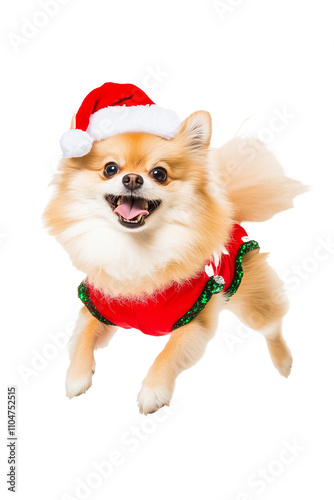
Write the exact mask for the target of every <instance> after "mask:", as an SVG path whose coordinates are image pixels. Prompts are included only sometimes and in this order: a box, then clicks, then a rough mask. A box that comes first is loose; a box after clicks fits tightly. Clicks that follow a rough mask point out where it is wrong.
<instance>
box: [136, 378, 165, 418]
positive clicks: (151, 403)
mask: <svg viewBox="0 0 334 500" xmlns="http://www.w3.org/2000/svg"><path fill="white" fill-rule="evenodd" d="M171 398H172V391H171V390H169V389H167V388H166V387H164V386H157V387H149V386H147V385H145V384H143V385H142V388H141V390H140V392H139V394H138V397H137V401H138V406H139V411H140V413H143V414H144V415H147V414H148V413H154V412H155V411H157V410H159V408H162V407H163V406H169V403H170V400H171Z"/></svg>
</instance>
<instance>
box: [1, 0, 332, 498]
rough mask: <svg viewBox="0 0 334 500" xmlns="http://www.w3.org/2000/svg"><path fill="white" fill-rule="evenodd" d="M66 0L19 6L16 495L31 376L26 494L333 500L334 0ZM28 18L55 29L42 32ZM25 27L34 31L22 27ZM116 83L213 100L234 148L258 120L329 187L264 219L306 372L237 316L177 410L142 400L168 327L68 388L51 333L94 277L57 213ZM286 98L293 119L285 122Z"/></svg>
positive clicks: (6, 160) (171, 102) (12, 154)
mask: <svg viewBox="0 0 334 500" xmlns="http://www.w3.org/2000/svg"><path fill="white" fill-rule="evenodd" d="M51 3H52V2H51ZM61 3H62V4H63V5H61V6H60V5H59V9H58V11H57V12H54V13H53V15H52V16H51V15H45V14H44V15H43V14H42V15H41V14H40V13H41V12H43V9H42V7H41V3H39V2H38V1H33V0H29V1H27V0H25V1H23V0H20V1H16V2H6V3H4V2H3V3H2V13H1V19H2V51H3V56H2V77H1V86H2V92H1V128H2V130H1V140H2V146H1V167H0V168H1V193H0V200H1V220H0V234H1V237H0V262H1V290H0V293H1V298H0V300H1V307H2V309H1V319H2V329H1V338H2V343H4V344H5V349H3V348H2V349H1V357H2V361H1V370H2V374H1V393H0V394H1V415H0V416H1V432H2V434H1V443H0V448H1V453H0V457H1V478H0V480H1V491H3V492H4V493H5V494H6V495H8V498H12V496H10V495H12V494H10V493H8V492H7V491H6V485H5V481H6V472H7V470H8V465H7V449H6V428H7V424H6V391H7V389H6V387H7V385H12V384H16V385H17V386H18V408H17V411H18V421H17V423H18V429H17V430H18V438H19V439H18V449H17V452H18V484H17V490H18V492H17V494H16V497H15V498H18V499H20V500H21V499H24V500H26V499H30V498H33V499H34V500H41V499H43V500H45V499H48V500H53V499H57V500H58V499H59V500H60V499H63V500H65V499H66V500H68V499H71V500H73V499H75V498H78V499H79V498H89V499H90V498H92V499H94V500H100V499H106V498H116V499H117V500H129V499H131V498H138V499H142V498H146V499H149V500H151V499H152V500H153V499H156V498H159V499H160V500H167V499H171V498H173V499H177V500H181V499H184V498H192V499H193V500H195V499H196V500H197V499H201V500H202V499H203V498H209V499H210V500H250V499H251V500H254V499H257V498H264V499H268V500H282V498H284V499H285V500H296V499H299V498H305V499H312V500H313V499H315V498H333V493H334V486H333V480H332V477H333V444H334V443H333V384H332V380H333V361H332V360H333V348H334V342H333V320H332V318H333V285H332V276H333V266H334V248H333V241H334V229H333V227H332V214H333V203H332V196H333V186H332V181H333V155H332V136H333V128H332V124H333V111H334V110H333V98H332V94H333V84H334V82H333V69H332V68H333V64H332V61H333V52H332V44H333V35H332V32H333V27H332V4H331V2H330V1H329V0H328V1H324V0H322V1H321V0H320V1H317V2H315V1H309V0H308V1H305V0H299V1H298V0H295V1H293V2H292V1H291V0H279V1H278V0H277V1H274V0H270V1H268V0H243V1H238V0H226V1H225V2H224V1H221V2H220V8H218V7H215V5H214V2H213V1H212V0H184V1H181V0H169V1H168V2H159V1H156V0H155V1H153V0H152V1H149V0H141V1H135V0H131V1H126V0H122V1H118V2H115V1H110V0H109V1H108V0H94V1H91V2H89V1H88V0H81V1H79V0H69V1H67V2H66V1H64V0H63V1H62V2H61ZM59 4H60V2H59ZM57 5H58V4H57ZM224 11H226V12H224ZM27 20H28V21H29V22H31V21H33V22H34V23H35V24H39V25H41V24H43V25H44V26H40V27H38V28H35V29H33V30H32V28H31V25H30V32H29V33H30V34H29V33H27V29H28V28H27V26H28V25H27V22H28V21H27ZM24 27H25V28H24ZM24 29H25V30H26V31H25V35H27V34H28V35H29V36H30V39H28V38H25V40H22V39H19V38H17V37H18V36H22V30H24ZM15 36H16V39H15V40H16V41H15V42H14V41H13V40H14V38H15ZM15 45H16V50H15V47H14V46H15ZM105 81H115V82H121V83H124V82H129V83H134V84H136V85H138V86H140V87H141V88H142V89H143V90H145V91H146V92H147V93H148V94H149V95H150V97H151V98H152V99H153V100H154V101H155V102H156V103H157V104H159V105H160V106H164V107H167V108H171V109H174V110H175V111H177V112H178V113H179V115H180V116H181V117H182V118H185V117H186V116H187V115H188V114H190V113H191V112H193V111H195V110H198V109H206V110H208V111H210V112H211V114H212V118H213V130H214V132H213V139H212V144H213V145H214V146H219V145H220V144H222V143H223V142H224V141H227V140H228V139H230V138H231V137H232V136H234V135H235V133H236V132H237V130H238V129H239V127H240V125H241V124H242V122H243V121H244V120H245V119H246V118H249V120H248V121H247V122H246V123H245V125H244V126H243V128H242V132H243V133H244V134H246V135H247V134H254V135H260V136H261V137H262V138H266V139H267V142H268V143H269V144H268V146H269V147H270V149H271V150H272V151H274V153H275V154H276V155H277V157H278V158H279V160H280V161H281V163H282V165H283V166H284V168H285V170H286V172H287V173H288V174H289V175H290V176H292V177H295V178H298V179H300V180H302V181H303V182H304V183H305V184H308V185H310V186H312V191H311V192H310V193H309V194H307V195H304V196H302V197H300V198H299V199H297V201H296V208H295V209H294V210H290V211H289V212H286V213H283V214H280V215H278V216H276V217H275V218H274V219H273V220H271V221H268V222H266V223H263V224H247V225H246V229H247V230H248V233H249V234H250V235H251V236H252V237H253V238H254V239H257V240H258V241H259V242H260V245H261V247H262V248H263V249H265V250H268V251H270V252H271V263H272V265H273V266H274V267H275V269H276V270H277V271H278V272H279V273H280V274H281V275H282V276H283V277H284V280H285V282H286V286H287V291H288V295H289V298H290V302H291V308H290V311H289V313H288V315H287V316H286V319H285V323H284V335H285V337H286V339H287V341H288V344H289V345H290V347H291V350H292V352H293V355H294V366H293V371H292V374H291V377H290V378H289V379H288V380H285V379H283V378H282V377H280V376H279V374H278V373H277V372H276V370H275V369H274V368H273V366H272V364H271V361H270V358H269V355H268V353H267V350H266V346H265V342H264V340H263V338H262V337H260V335H258V334H255V333H254V334H251V335H249V332H246V333H247V335H246V334H245V330H244V329H243V328H242V327H241V325H240V324H239V323H238V322H237V321H236V319H234V317H233V316H232V315H231V316H230V315H229V314H227V313H223V314H222V316H221V321H220V324H219V328H218V331H217V334H216V337H215V338H214V339H213V340H212V342H211V344H210V345H209V347H208V349H207V352H206V354H205V356H204V358H203V359H202V360H201V361H200V362H199V363H198V364H197V365H196V366H195V367H194V368H192V369H190V370H188V371H187V372H186V373H184V374H182V375H181V376H180V378H179V379H178V382H177V387H176V391H175V395H174V399H173V404H172V406H171V407H170V410H169V414H167V413H166V411H165V410H160V411H159V413H158V414H157V416H156V417H152V416H150V417H144V416H142V415H139V413H138V409H137V406H136V395H137V392H138V391H139V389H140V385H141V380H142V379H143V378H144V376H145V374H146V371H147V370H148V368H149V366H150V364H151V363H152V362H153V359H154V357H155V356H156V355H157V354H158V352H159V351H160V350H161V349H162V347H163V345H164V344H165V342H166V338H161V339H159V338H154V337H149V336H145V335H143V334H141V333H140V332H137V331H121V332H119V333H118V334H117V336H116V337H115V338H114V339H113V340H112V342H111V344H110V345H109V347H108V348H107V349H105V350H100V351H98V352H97V354H96V359H97V370H96V374H95V376H94V381H93V386H92V388H91V389H90V390H89V391H88V392H87V393H86V394H85V395H82V396H80V397H79V398H75V399H74V400H71V401H69V400H67V399H66V397H65V391H64V380H65V373H66V369H67V366H68V357H67V351H66V348H65V347H64V346H63V345H60V347H57V346H56V344H55V340H52V338H51V336H52V335H53V336H54V337H53V338H55V336H56V337H57V338H58V343H59V342H60V341H62V342H63V343H64V342H65V340H66V337H68V335H69V331H70V329H71V323H72V322H73V321H74V320H75V318H76V314H77V311H78V309H79V308H80V304H79V300H78V299H77V297H76V287H77V285H78V284H79V282H80V280H81V279H82V275H81V274H80V273H79V272H78V271H76V270H75V269H74V268H73V267H72V265H71V263H70V261H69V258H68V257H67V255H66V253H65V252H64V250H63V249H62V248H61V247H60V246H59V245H58V244H57V243H56V241H55V240H53V239H52V238H51V237H49V236H48V235H47V234H46V232H45V230H44V229H43V227H42V223H41V213H42V211H43V209H44V207H45V205H46V203H47V200H48V198H49V196H50V191H49V189H48V183H49V182H50V180H51V178H52V174H53V172H54V170H55V168H56V164H57V160H58V158H59V157H60V154H61V153H60V148H59V143H58V139H59V137H60V136H61V134H62V133H63V132H64V131H66V130H67V129H68V127H69V122H70V119H71V116H72V114H73V112H74V111H76V109H77V108H78V106H79V105H80V103H81V101H82V100H83V98H84V97H85V96H86V94H87V93H88V92H89V91H90V90H92V89H93V88H95V87H97V86H100V85H101V84H102V83H104V82H105ZM284 109H285V112H286V113H288V114H289V116H290V118H289V120H286V121H287V122H288V123H285V124H283V125H284V126H282V127H281V130H280V132H275V133H272V132H270V124H271V123H272V122H271V119H272V118H273V116H275V113H277V110H278V111H283V110H284ZM324 241H325V242H326V241H329V242H330V245H331V246H327V247H326V246H324V243H323V242H324ZM319 245H320V246H319ZM245 337H246V338H245ZM51 356H53V359H50V357H51ZM29 370H30V371H29ZM23 372H24V373H25V375H24V374H23ZM157 419H159V420H160V421H159V422H158V421H157ZM138 430H139V431H140V434H139V435H137V436H138V437H133V436H132V440H129V436H131V435H133V433H137V432H138ZM139 436H140V437H139ZM286 443H288V445H289V444H290V446H295V447H296V451H295V452H294V453H295V456H293V454H291V452H284V451H283V450H284V449H285V448H286V446H287V444H286ZM113 452H115V453H116V455H117V453H119V455H121V457H122V459H121V460H120V461H121V462H122V463H120V464H119V463H118V465H115V466H114V470H113V471H112V472H111V469H109V471H107V468H106V467H107V465H106V464H104V466H105V468H104V471H105V474H107V472H109V476H108V477H105V478H103V479H102V476H101V473H100V475H99V474H98V473H97V472H96V469H95V468H94V463H95V464H101V462H106V461H107V460H110V457H111V455H112V453H113ZM116 455H115V456H116ZM284 457H285V458H284ZM287 457H288V459H287ZM287 461H288V462H289V463H286V462H287ZM282 462H283V463H282ZM109 463H110V462H109ZM261 468H262V469H264V470H265V472H264V474H266V476H265V477H266V479H262V480H259V475H261V474H263V470H262V472H261ZM80 481H81V482H80ZM249 481H250V482H249ZM79 484H81V488H78V485H79ZM83 484H85V485H86V487H84V486H83ZM87 485H88V486H87ZM89 485H90V486H89ZM76 488H77V490H76ZM88 488H89V489H88ZM1 496H2V493H1ZM2 498H3V496H2ZM6 498H7V496H6Z"/></svg>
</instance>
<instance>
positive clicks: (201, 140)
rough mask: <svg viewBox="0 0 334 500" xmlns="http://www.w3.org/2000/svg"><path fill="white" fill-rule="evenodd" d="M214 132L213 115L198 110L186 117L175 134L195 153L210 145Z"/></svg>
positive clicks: (176, 137) (178, 139)
mask: <svg viewBox="0 0 334 500" xmlns="http://www.w3.org/2000/svg"><path fill="white" fill-rule="evenodd" d="M211 132H212V125H211V116H210V113H208V112H207V111H196V112H195V113H192V114H191V115H190V116H188V118H186V119H185V120H184V121H183V122H182V124H181V127H180V130H179V131H178V133H177V134H176V136H175V139H176V140H177V141H182V143H183V146H185V147H187V148H189V149H190V150H191V152H193V153H201V152H203V151H205V150H207V148H208V147H209V145H210V139H211Z"/></svg>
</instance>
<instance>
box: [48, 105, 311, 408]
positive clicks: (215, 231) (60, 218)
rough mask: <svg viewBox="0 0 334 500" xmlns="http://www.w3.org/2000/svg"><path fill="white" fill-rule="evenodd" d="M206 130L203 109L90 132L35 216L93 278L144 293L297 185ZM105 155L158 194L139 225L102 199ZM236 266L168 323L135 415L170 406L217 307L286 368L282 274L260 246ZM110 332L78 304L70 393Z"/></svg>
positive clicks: (87, 380)
mask: <svg viewBox="0 0 334 500" xmlns="http://www.w3.org/2000/svg"><path fill="white" fill-rule="evenodd" d="M210 138H211V118H210V115H209V114H208V113H206V112H204V111H200V112H197V113H194V114H193V115H191V116H190V117H189V118H187V119H186V120H185V121H184V122H183V124H182V126H181V129H180V131H179V132H178V134H177V135H176V137H175V138H174V139H171V140H165V139H161V138H159V137H156V136H152V135H148V134H142V133H128V134H121V135H118V136H114V137H111V138H109V139H106V140H103V141H101V142H96V143H95V144H94V145H93V148H92V150H91V152H90V153H89V154H88V155H86V156H85V157H83V158H74V159H68V160H63V161H62V163H61V165H60V172H59V173H58V174H57V175H56V177H55V179H54V187H55V193H54V196H53V198H52V200H51V201H50V203H49V205H48V207H47V209H46V211H45V215H44V219H45V222H46V225H47V227H48V229H49V231H50V233H51V234H53V235H54V236H55V237H56V238H57V239H58V240H59V242H60V243H61V244H62V245H63V246H64V247H65V249H66V250H67V251H68V252H69V255H70V257H71V259H72V261H73V263H74V265H75V266H76V267H77V268H78V269H80V270H82V271H84V272H85V273H86V274H87V276H88V279H89V281H90V282H92V283H93V284H94V286H96V287H98V288H100V289H101V290H103V291H104V292H105V293H106V294H109V295H113V296H120V295H121V296H130V295H131V296H137V297H138V298H139V299H140V300H143V298H145V295H146V294H151V293H154V291H155V290H157V289H161V288H163V287H166V286H168V285H170V284H171V282H173V281H178V282H180V281H183V280H186V279H189V278H191V277H192V276H194V275H195V274H196V273H197V272H199V271H200V270H201V269H202V267H203V264H204V263H205V261H206V260H208V259H209V258H210V257H212V255H213V254H214V253H220V252H221V251H222V249H223V248H224V246H225V245H226V243H227V241H228V238H229V233H230V229H231V226H232V224H233V222H242V221H263V220H267V219H269V218H270V217H272V216H273V215H274V214H276V213H278V212H280V211H282V210H286V209H288V208H290V207H291V206H292V200H293V198H294V196H296V195H297V194H300V193H301V192H303V190H304V188H303V186H302V185H301V184H300V183H299V182H298V181H295V180H292V179H288V178H287V177H285V175H284V173H283V171H282V169H281V167H280V166H279V164H278V163H277V161H276V159H275V158H274V156H273V155H272V154H271V153H270V152H268V151H267V150H266V149H265V147H264V145H263V144H261V143H259V142H258V141H255V140H252V141H250V140H247V139H240V138H236V139H233V140H232V141H230V142H229V143H227V144H226V145H224V146H223V147H222V148H220V149H219V150H210V148H209V144H210ZM108 161H116V162H117V163H118V165H119V166H120V168H121V172H120V173H119V174H117V176H116V177H119V176H122V175H124V174H126V173H130V172H138V173H140V174H141V175H142V176H143V178H144V180H145V182H144V186H145V189H146V191H145V196H146V197H149V199H157V198H159V199H161V200H162V204H161V207H159V208H158V209H157V211H156V212H155V213H154V214H152V215H151V216H150V217H149V218H148V219H147V223H145V226H144V227H143V228H142V229H140V230H135V231H133V230H132V229H131V230H129V229H125V228H123V227H121V226H120V224H119V223H118V221H117V218H116V216H115V214H113V213H112V211H111V209H110V207H109V206H108V204H107V202H106V201H105V200H104V195H105V194H107V193H108V192H109V193H111V194H120V193H119V191H118V190H119V189H120V186H121V184H120V180H119V179H120V177H119V178H118V180H117V178H115V179H112V180H106V179H105V178H104V176H103V168H104V165H105V164H106V163H107V162H108ZM156 165H160V166H163V167H165V168H166V169H167V172H168V181H167V182H166V184H165V185H157V184H156V183H155V182H154V181H152V179H151V178H150V171H151V170H152V168H153V167H154V166H156ZM243 264H244V272H245V274H244V278H243V281H242V283H241V286H240V287H239V290H238V292H237V294H236V295H235V296H233V297H232V298H231V300H230V301H229V302H226V300H225V297H224V295H223V294H220V295H218V296H217V295H215V296H214V297H213V298H212V299H211V301H210V302H209V303H208V304H207V306H206V307H205V308H204V310H203V311H201V313H200V314H199V315H198V316H197V317H196V318H195V319H194V320H193V321H192V322H191V323H189V324H188V325H186V326H184V327H182V328H180V329H178V330H176V331H175V332H173V333H171V335H170V339H169V341H168V342H167V344H166V347H165V349H164V350H163V351H162V352H161V353H160V354H159V356H158V357H157V359H156V360H155V362H154V364H153V365H152V367H151V368H150V370H149V372H148V375H147V377H146V378H145V380H144V381H143V386H142V389H141V391H140V393H139V395H138V404H139V408H140V411H141V412H142V413H144V414H147V413H151V412H153V411H156V410H157V409H158V408H160V407H161V406H163V405H166V404H169V401H170V398H171V397H172V393H173V389H174V385H175V379H176V377H177V376H178V375H179V374H180V373H181V372H182V371H183V370H184V369H186V368H188V367H190V366H192V365H193V364H194V363H196V362H197V361H198V360H199V359H200V357H201V356H202V354H203V352H204V350H205V347H206V345H207V342H208V341H209V340H210V339H211V338H212V336H213V334H214V332H215V329H216V324H217V318H218V314H219V312H220V311H221V310H222V309H223V308H229V309H230V310H231V311H233V312H235V313H236V314H237V315H238V316H239V318H240V319H241V320H242V321H243V322H244V323H246V324H247V325H248V326H250V327H251V328H254V329H256V330H258V331H260V332H261V333H263V334H264V335H265V337H266V340H267V343H268V349H269V352H270V355H271V357H272V360H273V363H274V365H275V366H276V367H277V369H278V370H279V372H280V373H281V374H282V375H284V376H288V374H289V372H290V368H291V363H292V358H291V354H290V351H289V350H288V348H287V346H286V344H285V342H284V340H283V338H282V333H281V324H282V318H283V316H284V314H285V313H286V310H287V305H286V299H285V297H284V293H283V287H282V283H281V281H280V280H279V278H278V277H277V275H276V274H275V272H274V271H273V270H272V269H271V268H270V267H269V266H268V264H267V261H266V255H264V254H261V253H258V252H256V251H253V252H251V253H250V254H248V255H247V256H245V258H244V261H243ZM255 277H256V279H255ZM114 331H115V328H114V327H108V326H106V325H103V324H101V323H99V322H98V321H97V320H96V319H95V318H93V317H92V316H90V314H89V313H88V312H87V310H85V308H83V309H82V311H81V313H80V317H79V320H78V324H77V328H76V331H75V333H74V336H73V340H72V343H71V351H70V355H71V364H70V367H69V370H68V374H67V379H66V391H67V395H68V396H69V397H73V396H75V395H78V394H80V393H82V392H84V391H85V390H87V389H88V388H89V387H90V385H91V380H92V372H93V371H94V366H95V362H94V355H93V352H94V349H95V348H96V347H98V346H99V344H101V343H102V341H103V339H106V338H107V337H108V336H111V335H112V334H113V333H114Z"/></svg>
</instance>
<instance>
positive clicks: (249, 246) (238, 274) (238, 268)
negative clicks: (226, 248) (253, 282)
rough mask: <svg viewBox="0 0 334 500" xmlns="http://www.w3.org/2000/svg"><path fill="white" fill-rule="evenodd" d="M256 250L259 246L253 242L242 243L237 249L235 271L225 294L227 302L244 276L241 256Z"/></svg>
mask: <svg viewBox="0 0 334 500" xmlns="http://www.w3.org/2000/svg"><path fill="white" fill-rule="evenodd" d="M256 248H260V245H259V244H258V242H257V241H254V240H251V241H247V243H244V244H243V245H241V247H240V248H239V250H238V253H237V257H236V259H235V270H234V276H233V280H232V282H231V284H230V286H229V287H228V289H227V290H226V292H225V295H226V297H227V300H229V299H230V298H231V297H232V295H234V294H235V292H236V291H237V290H238V288H239V285H240V283H241V280H242V277H243V275H244V270H243V268H242V262H241V261H242V258H243V256H244V255H245V254H246V253H248V252H250V251H251V250H255V249H256Z"/></svg>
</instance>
